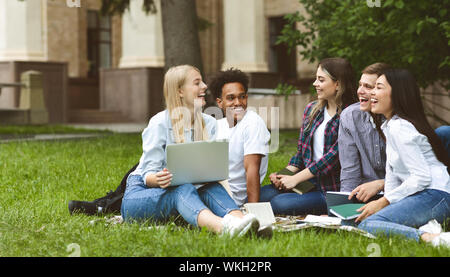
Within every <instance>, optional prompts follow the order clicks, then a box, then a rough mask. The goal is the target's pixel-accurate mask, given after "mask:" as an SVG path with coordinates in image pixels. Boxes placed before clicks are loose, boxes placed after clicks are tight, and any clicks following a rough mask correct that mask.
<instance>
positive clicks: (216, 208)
mask: <svg viewBox="0 0 450 277" xmlns="http://www.w3.org/2000/svg"><path fill="white" fill-rule="evenodd" d="M205 209H209V210H211V212H212V213H214V214H215V215H217V216H219V217H223V216H225V215H226V214H228V213H229V212H231V211H232V210H239V207H238V206H237V205H236V204H235V203H234V201H233V199H232V198H231V197H230V196H229V195H228V193H227V191H226V190H225V189H224V188H223V186H222V185H220V184H219V183H211V184H208V185H205V186H203V187H201V188H199V189H198V190H197V189H196V188H195V187H194V185H192V184H184V185H180V186H173V187H168V188H166V189H161V188H149V187H147V186H146V185H145V183H144V180H143V178H142V177H141V176H138V175H130V176H128V179H127V188H126V190H125V195H124V197H123V200H122V207H121V214H122V217H123V219H124V220H125V221H131V220H146V219H152V220H156V221H164V220H167V219H168V218H169V217H170V216H176V215H178V214H179V215H181V216H182V217H183V218H184V220H186V221H187V222H188V223H189V224H191V225H194V226H198V222H197V217H198V214H199V213H200V212H201V211H202V210H205Z"/></svg>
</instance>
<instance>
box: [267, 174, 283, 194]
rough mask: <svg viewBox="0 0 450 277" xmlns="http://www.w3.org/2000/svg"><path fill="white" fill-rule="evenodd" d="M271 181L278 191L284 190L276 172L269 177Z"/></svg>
mask: <svg viewBox="0 0 450 277" xmlns="http://www.w3.org/2000/svg"><path fill="white" fill-rule="evenodd" d="M269 179H270V181H271V182H272V184H273V185H274V186H275V187H276V188H277V189H279V190H281V189H282V187H281V182H280V179H279V178H278V177H277V173H276V172H274V173H272V174H270V175H269Z"/></svg>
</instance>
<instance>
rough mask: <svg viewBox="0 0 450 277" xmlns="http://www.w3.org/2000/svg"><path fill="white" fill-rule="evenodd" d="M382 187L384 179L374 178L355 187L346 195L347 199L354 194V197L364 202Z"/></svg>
mask: <svg viewBox="0 0 450 277" xmlns="http://www.w3.org/2000/svg"><path fill="white" fill-rule="evenodd" d="M383 189H384V180H375V181H372V182H368V183H364V184H362V185H359V186H358V187H356V188H355V189H354V190H353V191H352V192H351V193H350V195H349V196H348V200H351V199H352V197H353V196H354V195H356V199H358V200H359V201H362V202H364V203H366V202H367V201H369V199H370V198H372V197H373V196H374V195H376V194H377V193H378V192H380V191H382V190H383Z"/></svg>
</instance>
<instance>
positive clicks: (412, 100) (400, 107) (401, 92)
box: [382, 69, 450, 168]
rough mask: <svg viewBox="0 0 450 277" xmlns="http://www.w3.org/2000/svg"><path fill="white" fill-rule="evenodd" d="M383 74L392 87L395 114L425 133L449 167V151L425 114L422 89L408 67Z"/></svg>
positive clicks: (439, 158) (438, 157)
mask: <svg viewBox="0 0 450 277" xmlns="http://www.w3.org/2000/svg"><path fill="white" fill-rule="evenodd" d="M382 75H384V76H385V77H386V80H387V82H388V83H389V85H390V86H391V88H392V91H391V99H392V109H393V115H397V116H399V117H401V118H403V119H405V120H408V121H409V122H411V123H412V125H414V127H415V128H416V129H417V131H418V132H419V133H421V134H423V135H425V136H426V137H427V138H428V142H429V143H430V144H431V147H432V149H433V152H434V154H435V155H436V157H437V159H438V160H439V161H440V162H442V163H443V164H444V165H445V166H447V168H449V167H450V161H449V160H450V159H449V157H448V155H447V151H446V150H445V148H444V145H443V144H442V141H441V140H440V139H439V137H438V136H437V134H436V132H435V131H434V129H433V128H432V127H431V125H430V123H429V122H428V120H427V118H426V116H425V111H424V108H423V103H422V99H421V97H420V89H419V86H418V85H417V82H416V79H415V78H414V76H413V75H412V74H411V72H409V71H408V70H407V69H386V70H384V71H383V74H382Z"/></svg>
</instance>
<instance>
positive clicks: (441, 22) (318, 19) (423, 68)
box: [278, 0, 450, 87]
mask: <svg viewBox="0 0 450 277" xmlns="http://www.w3.org/2000/svg"><path fill="white" fill-rule="evenodd" d="M299 1H300V3H301V4H302V5H303V6H304V8H305V10H306V12H307V16H306V17H305V16H302V15H301V14H300V13H299V12H296V13H293V14H289V15H287V16H286V17H285V18H286V19H287V20H288V22H289V23H288V24H287V25H286V26H285V27H284V29H283V31H282V35H281V36H280V37H279V38H278V43H286V44H287V45H288V46H289V47H290V48H291V49H293V48H294V47H295V46H297V45H300V46H303V50H302V51H300V54H301V55H303V56H304V57H305V58H306V59H307V60H309V61H310V62H315V61H318V60H320V59H322V58H325V57H333V56H337V57H343V58H347V59H348V60H349V61H350V62H351V63H352V65H353V66H354V68H355V70H357V71H358V72H360V71H361V70H362V69H363V68H364V67H365V66H367V65H369V64H372V63H374V62H386V63H389V64H391V65H392V66H395V67H402V68H408V69H409V70H411V71H412V72H414V74H415V76H416V78H417V80H418V83H419V84H420V86H421V87H426V86H427V85H430V84H432V83H434V82H435V81H443V82H444V83H447V87H448V80H449V76H450V47H449V46H450V22H449V13H450V0H440V1H423V0H408V1H404V0H380V2H381V6H380V7H369V6H370V5H369V4H368V2H369V1H366V0H339V1H335V0H322V1H316V0H299ZM372 2H373V1H372ZM372 6H373V5H372ZM297 23H300V24H301V25H303V26H304V28H305V30H304V31H299V30H297V29H296V28H293V26H296V24H297Z"/></svg>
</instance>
